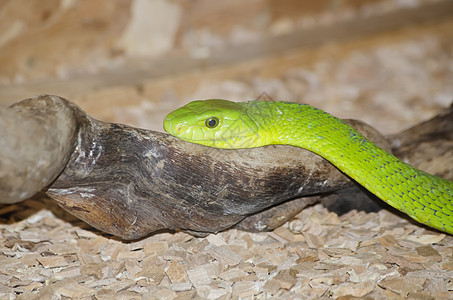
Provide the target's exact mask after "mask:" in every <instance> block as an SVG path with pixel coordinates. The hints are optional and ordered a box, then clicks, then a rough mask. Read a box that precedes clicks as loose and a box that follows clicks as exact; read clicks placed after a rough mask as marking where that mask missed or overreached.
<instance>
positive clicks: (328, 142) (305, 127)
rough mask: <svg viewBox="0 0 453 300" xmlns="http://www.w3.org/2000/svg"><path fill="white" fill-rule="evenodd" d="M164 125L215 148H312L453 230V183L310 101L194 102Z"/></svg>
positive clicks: (386, 196)
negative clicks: (212, 124)
mask: <svg viewBox="0 0 453 300" xmlns="http://www.w3.org/2000/svg"><path fill="white" fill-rule="evenodd" d="M211 117H216V118H217V119H218V125H217V126H215V127H214V128H208V126H207V125H206V120H207V119H209V118H211ZM164 129H165V130H166V131H167V132H168V133H170V134H171V135H174V136H176V137H178V138H180V139H182V140H185V141H188V142H193V143H198V144H202V145H206V146H210V147H215V148H225V149H239V148H254V147H260V146H264V145H271V144H272V145H275V144H283V145H292V146H296V147H301V148H304V149H307V150H310V151H312V152H314V153H316V154H318V155H320V156H322V157H323V158H325V159H327V160H328V161H330V162H331V163H332V164H333V165H335V166H336V167H337V168H338V169H340V170H341V171H343V172H344V173H346V174H347V175H349V176H350V177H351V178H353V179H354V180H355V181H357V182H358V183H360V184H361V185H362V186H364V187H365V188H366V189H367V190H369V191H370V192H371V193H373V194H375V195H376V196H377V197H379V198H380V199H382V200H383V201H385V202H387V203H388V204H390V205H391V206H393V207H395V208H396V209H398V210H400V211H402V212H404V213H406V214H407V215H409V216H410V217H411V218H413V219H414V220H416V221H418V222H420V223H423V224H426V225H428V226H430V227H433V228H436V229H438V230H441V231H445V232H448V233H450V234H453V182H451V181H448V180H445V179H442V178H439V177H436V176H433V175H431V174H428V173H426V172H423V171H421V170H418V169H416V168H414V167H412V166H410V165H408V164H406V163H404V162H402V161H400V160H399V159H398V158H396V157H395V156H393V155H391V154H389V153H387V152H386V151H384V150H382V149H381V148H379V147H378V146H376V145H375V144H373V143H372V142H370V141H368V140H367V139H366V138H365V137H363V136H362V135H361V134H360V133H358V132H357V131H355V130H354V129H353V128H352V127H351V126H349V125H347V124H345V123H344V122H343V121H341V120H340V119H338V118H336V117H334V116H332V115H330V114H328V113H326V112H324V111H322V110H319V109H317V108H314V107H312V106H310V105H304V104H298V103H289V102H269V101H250V102H231V101H227V100H220V99H213V100H205V101H194V102H191V103H189V104H187V105H186V106H183V107H181V108H179V109H177V110H175V111H173V112H171V113H170V114H169V115H168V116H167V117H166V118H165V121H164Z"/></svg>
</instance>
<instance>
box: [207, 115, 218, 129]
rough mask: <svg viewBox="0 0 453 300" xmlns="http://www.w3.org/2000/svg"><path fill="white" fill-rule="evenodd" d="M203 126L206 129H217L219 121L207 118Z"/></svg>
mask: <svg viewBox="0 0 453 300" xmlns="http://www.w3.org/2000/svg"><path fill="white" fill-rule="evenodd" d="M205 124H206V127H208V128H214V127H217V125H219V119H217V118H216V117H209V118H207V119H206V121H205Z"/></svg>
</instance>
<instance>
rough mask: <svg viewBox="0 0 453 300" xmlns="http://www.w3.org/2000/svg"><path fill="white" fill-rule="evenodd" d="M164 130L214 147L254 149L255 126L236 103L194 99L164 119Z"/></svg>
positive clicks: (256, 137)
mask: <svg viewBox="0 0 453 300" xmlns="http://www.w3.org/2000/svg"><path fill="white" fill-rule="evenodd" d="M164 129H165V131H167V132H168V133H169V134H171V135H173V136H175V137H177V138H179V139H182V140H184V141H188V142H192V143H197V144H202V145H205V146H211V147H216V148H224V149H233V148H253V147H257V145H256V141H257V140H258V138H259V136H258V131H257V125H256V123H255V122H254V121H253V120H252V119H251V118H250V117H249V116H248V115H247V112H246V111H245V108H244V106H243V105H242V104H241V103H238V102H231V101H228V100H221V99H210V100H204V101H202V100H198V101H193V102H190V103H189V104H187V105H185V106H183V107H181V108H178V109H176V110H174V111H173V112H171V113H169V114H168V115H167V116H166V117H165V120H164Z"/></svg>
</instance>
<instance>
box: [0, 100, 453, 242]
mask: <svg viewBox="0 0 453 300" xmlns="http://www.w3.org/2000/svg"><path fill="white" fill-rule="evenodd" d="M0 113H1V114H0V122H1V123H0V124H3V125H4V126H5V127H3V126H2V127H3V129H2V132H1V136H0V145H1V146H2V147H1V148H2V149H1V150H0V192H1V194H0V202H3V203H12V202H15V201H20V200H22V199H24V198H27V197H29V196H31V195H32V194H33V193H35V192H38V191H40V190H42V189H44V190H45V191H46V193H47V194H48V195H49V196H50V197H51V198H52V199H54V200H55V201H57V203H58V204H59V205H60V206H62V207H63V208H65V209H66V210H68V211H69V212H70V213H72V214H73V215H75V216H77V217H78V218H80V219H82V220H84V221H85V222H87V223H88V224H90V225H92V226H94V227H96V228H98V229H100V230H102V231H105V232H107V233H111V234H113V235H116V236H119V237H121V238H124V239H136V238H140V237H143V236H146V235H148V234H150V233H152V232H155V231H159V230H184V231H187V232H191V233H192V234H197V235H203V234H206V233H211V232H218V231H221V230H224V229H227V228H230V227H232V226H234V225H235V224H237V227H238V228H241V229H245V230H270V229H273V228H275V227H277V226H279V225H280V224H282V223H283V222H284V221H285V220H287V219H288V218H290V217H291V216H292V215H294V214H295V213H297V212H298V211H300V210H301V209H303V208H304V207H305V206H306V205H309V204H311V203H314V202H315V201H318V200H319V199H320V198H321V197H319V196H313V195H320V194H323V195H324V194H325V193H327V194H328V196H326V197H322V198H323V199H334V201H336V199H339V197H340V196H338V195H341V193H339V192H338V191H341V190H342V189H345V188H348V191H349V192H350V193H351V189H352V191H353V192H352V196H351V195H348V198H350V199H354V195H355V194H357V195H358V197H359V198H363V197H365V199H369V198H367V196H363V195H364V194H363V192H362V191H361V190H360V189H353V186H354V184H353V183H352V182H351V181H350V180H349V179H348V178H347V177H346V176H344V175H343V174H342V173H341V172H339V171H338V170H337V169H336V168H334V167H333V166H332V165H331V164H330V163H328V162H327V161H325V160H324V159H322V158H321V157H319V156H317V155H315V154H313V153H311V152H309V151H306V150H303V149H299V148H295V147H290V146H268V147H261V148H255V149H243V150H221V149H214V148H208V147H204V146H201V145H196V144H191V143H187V142H183V141H180V140H178V139H175V138H173V137H171V136H169V135H167V134H165V133H159V132H155V131H150V130H144V129H137V128H133V127H130V126H126V125H120V124H112V123H106V122H101V121H98V120H95V119H93V118H91V117H89V116H88V115H87V114H86V113H85V112H83V111H82V110H81V109H80V108H79V107H77V106H76V105H74V104H73V103H71V102H70V101H67V100H65V99H63V98H60V97H57V96H48V95H45V96H40V97H36V98H33V99H27V100H24V101H22V102H19V103H17V104H15V105H14V106H12V107H11V108H8V109H5V110H3V111H0ZM450 113H451V114H453V113H452V112H450ZM351 122H352V125H353V126H354V127H356V128H357V129H358V130H359V131H361V132H363V133H364V134H365V135H366V136H367V137H368V138H370V139H371V140H374V141H375V142H376V143H378V144H380V145H381V146H383V147H384V148H387V149H389V145H388V144H386V140H385V138H383V137H382V136H381V135H380V134H379V133H378V132H377V131H375V130H373V129H372V128H370V127H369V126H367V125H365V124H363V123H360V122H356V121H351ZM451 123H453V122H451ZM13 128H14V130H13ZM435 130H436V129H435V126H434V129H430V130H427V131H428V132H433V131H435ZM17 133H20V134H17ZM397 138H401V137H395V140H396V139H397ZM414 139H415V138H410V137H409V138H407V140H408V141H410V140H414ZM405 153H406V152H403V153H400V155H402V156H404V155H406V154H405ZM43 162H45V163H43ZM24 170H26V171H24ZM28 173H30V174H33V176H29V175H28ZM45 187H47V188H45ZM305 196H307V197H306V198H301V199H297V200H294V201H289V202H288V200H291V199H296V198H300V197H305ZM308 196H310V197H308ZM360 201H362V200H360ZM326 203H328V201H327V202H326ZM331 203H332V202H331ZM334 203H336V202H334ZM352 203H354V202H352Z"/></svg>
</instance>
